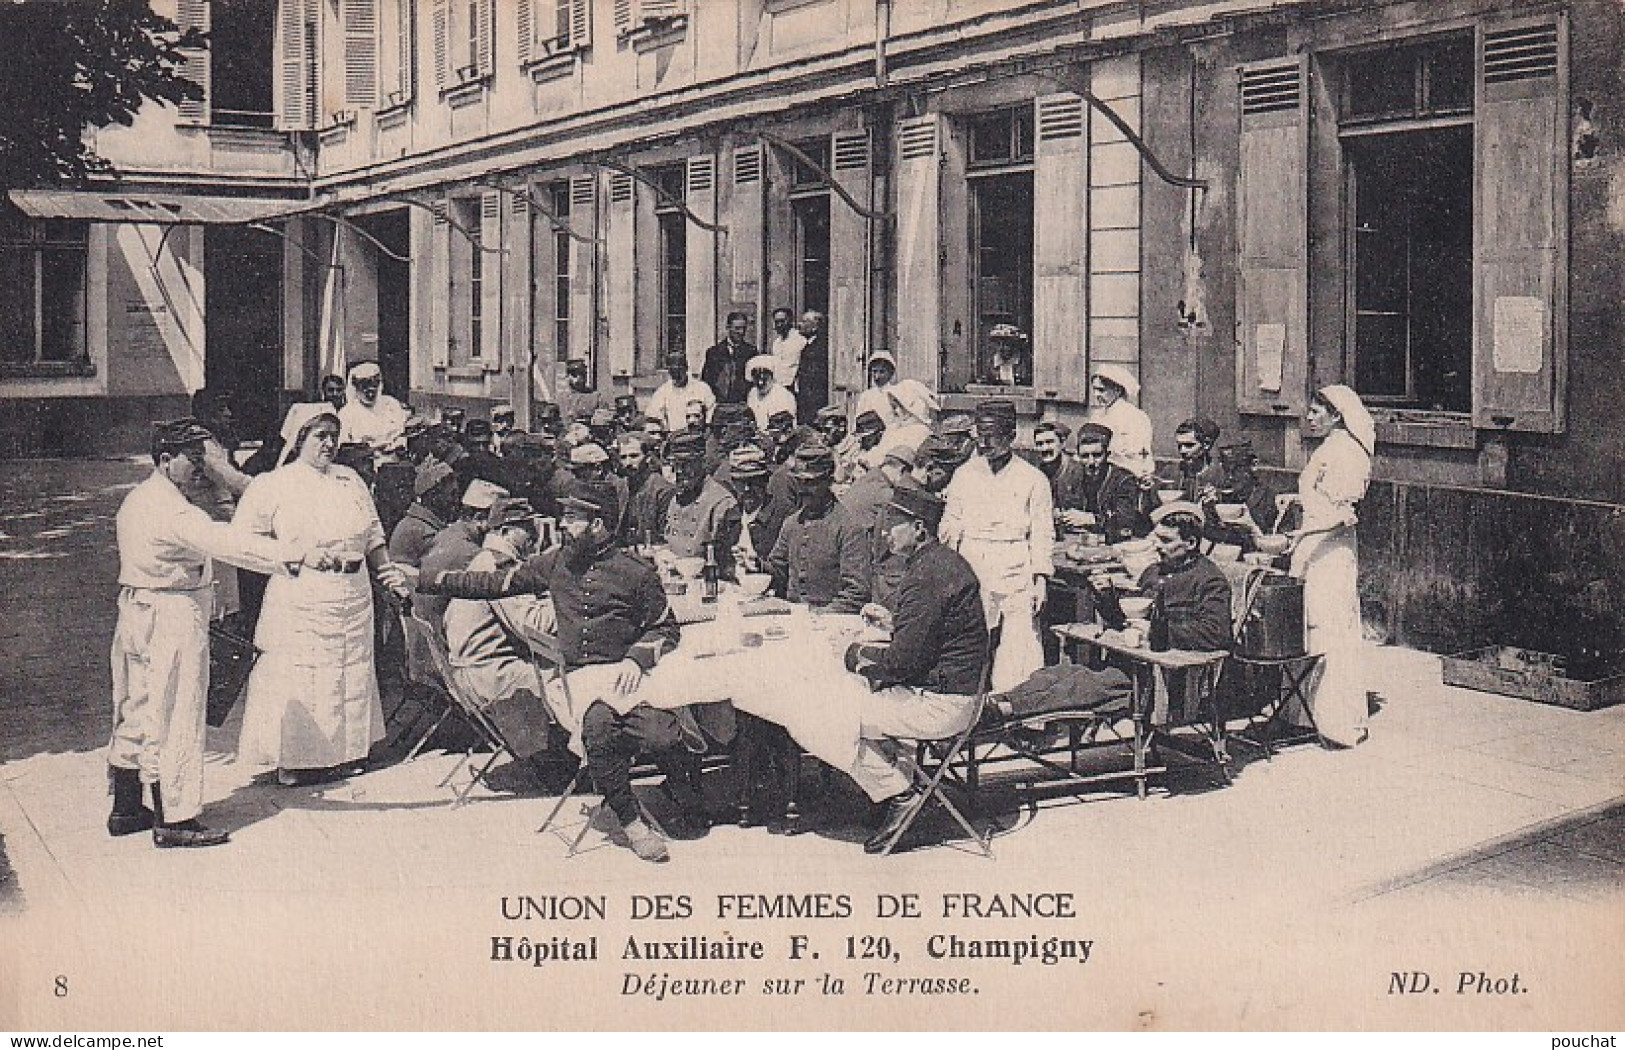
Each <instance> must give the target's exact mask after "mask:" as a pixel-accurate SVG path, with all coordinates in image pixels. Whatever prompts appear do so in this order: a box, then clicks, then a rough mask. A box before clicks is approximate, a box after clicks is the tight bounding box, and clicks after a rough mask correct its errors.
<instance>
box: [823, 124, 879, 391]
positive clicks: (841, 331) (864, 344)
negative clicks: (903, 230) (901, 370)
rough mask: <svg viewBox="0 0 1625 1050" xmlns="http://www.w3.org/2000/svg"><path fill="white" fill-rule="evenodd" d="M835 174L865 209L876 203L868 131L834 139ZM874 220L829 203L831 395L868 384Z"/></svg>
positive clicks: (838, 134) (837, 135)
mask: <svg viewBox="0 0 1625 1050" xmlns="http://www.w3.org/2000/svg"><path fill="white" fill-rule="evenodd" d="M829 155H830V169H831V171H830V174H831V175H833V176H835V181H836V182H837V183H838V184H839V185H840V187H841V188H842V189H843V190H845V191H846V192H847V193H850V194H851V195H852V196H853V197H854V198H855V199H856V200H857V201H858V202H859V203H860V204H862V205H863V206H864V207H866V208H873V207H874V198H873V194H874V176H873V172H874V169H873V156H872V154H871V146H870V141H869V132H868V130H867V129H864V130H859V131H837V132H836V133H835V134H834V135H833V136H831V137H830V149H829ZM869 244H870V220H869V219H867V218H865V217H864V216H862V215H859V214H858V213H857V212H855V211H853V210H852V209H851V208H850V207H848V206H847V204H846V202H844V201H841V200H839V199H836V198H833V197H832V198H831V200H830V203H829V261H830V279H829V284H830V288H829V295H830V302H829V318H828V321H827V323H826V324H825V326H824V332H825V340H826V342H827V343H828V349H829V355H830V357H829V382H830V392H831V399H832V400H833V398H834V394H835V392H836V391H841V390H844V391H854V392H855V391H859V390H862V389H863V387H864V381H863V380H864V375H863V359H864V353H865V351H866V350H867V349H868V346H869Z"/></svg>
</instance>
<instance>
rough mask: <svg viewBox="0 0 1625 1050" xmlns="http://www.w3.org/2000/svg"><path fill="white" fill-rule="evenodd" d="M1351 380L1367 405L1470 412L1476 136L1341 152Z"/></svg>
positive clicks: (1448, 132) (1442, 134)
mask: <svg viewBox="0 0 1625 1050" xmlns="http://www.w3.org/2000/svg"><path fill="white" fill-rule="evenodd" d="M1347 158H1348V170H1349V180H1350V199H1351V200H1352V202H1353V208H1352V215H1351V216H1350V218H1351V223H1352V227H1353V228H1352V230H1351V233H1350V238H1349V241H1350V255H1351V258H1350V264H1351V265H1350V274H1349V285H1350V292H1351V295H1350V298H1351V300H1352V311H1351V312H1352V317H1351V318H1350V323H1351V324H1352V326H1353V332H1352V339H1351V340H1350V342H1351V345H1352V346H1353V347H1354V387H1355V389H1356V390H1358V391H1359V392H1360V394H1361V395H1363V396H1365V397H1366V398H1368V399H1369V400H1370V401H1372V402H1373V403H1387V404H1390V405H1394V406H1396V407H1412V408H1423V409H1432V410H1436V411H1443V412H1467V411H1470V410H1471V408H1472V374H1473V133H1472V129H1471V128H1470V127H1469V128H1441V129H1438V130H1431V131H1411V132H1405V133H1397V134H1390V135H1372V136H1365V137H1361V138H1358V139H1355V140H1353V141H1352V142H1350V143H1349V145H1348V151H1347Z"/></svg>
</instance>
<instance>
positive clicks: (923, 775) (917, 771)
mask: <svg viewBox="0 0 1625 1050" xmlns="http://www.w3.org/2000/svg"><path fill="white" fill-rule="evenodd" d="M1002 626H1003V624H1002V621H1001V623H998V624H995V625H994V626H993V628H992V629H991V630H990V631H988V635H987V652H986V654H985V656H986V659H985V660H984V661H983V664H982V681H981V683H980V685H978V686H977V689H976V701H975V703H974V705H973V710H972V712H971V718H970V721H969V722H967V723H966V724H965V728H964V729H961V730H960V731H959V732H958V733H956V734H954V735H953V736H952V737H950V738H948V739H945V740H921V741H917V742H916V744H917V746H916V748H915V757H914V764H913V767H912V768H911V769H910V775H911V777H912V779H913V781H914V787H915V797H914V800H913V801H912V802H911V803H910V804H909V808H908V810H907V814H906V816H904V818H903V822H902V824H900V825H899V826H898V828H897V831H896V832H895V833H893V835H892V837H891V838H890V839H889V840H888V841H887V842H886V846H885V848H884V849H882V850H881V851H880V856H882V857H889V856H891V853H892V850H894V849H896V848H897V844H898V843H899V842H901V841H903V836H905V835H907V834H908V831H909V829H910V828H912V827H913V826H914V821H915V820H916V819H918V818H919V816H920V814H921V813H922V812H924V811H925V806H926V803H927V802H930V801H931V800H932V799H935V800H936V801H937V804H938V805H940V806H941V807H942V808H943V809H945V810H947V811H948V815H949V816H950V817H952V818H953V820H954V823H956V824H958V825H959V826H960V827H961V828H962V829H964V832H965V834H967V835H969V836H970V837H971V839H972V841H974V842H975V843H976V848H977V849H978V850H979V851H980V852H981V854H982V856H984V857H986V858H988V859H989V860H991V859H992V858H993V844H992V838H993V835H992V832H991V831H989V832H988V833H987V834H982V833H981V832H978V831H977V830H976V829H975V828H974V827H973V826H972V825H971V822H970V820H969V819H967V818H966V816H965V814H964V813H962V812H961V811H960V810H959V807H957V806H955V805H954V804H953V801H952V800H951V799H950V798H948V796H947V794H946V793H945V792H944V791H943V790H942V788H943V782H944V778H945V777H947V775H948V770H949V769H950V768H951V767H952V766H953V764H954V763H955V762H958V761H962V755H963V752H964V750H965V747H966V745H967V744H968V743H969V742H970V739H971V737H972V736H973V735H974V734H975V733H976V728H977V726H978V725H980V724H981V721H982V713H983V712H984V711H985V710H986V709H987V699H988V696H989V695H990V694H991V693H992V689H993V684H992V683H993V653H994V651H995V650H996V649H997V648H998V644H999V642H998V638H999V633H1000V629H1001V628H1002ZM933 753H934V754H933ZM932 763H934V764H932Z"/></svg>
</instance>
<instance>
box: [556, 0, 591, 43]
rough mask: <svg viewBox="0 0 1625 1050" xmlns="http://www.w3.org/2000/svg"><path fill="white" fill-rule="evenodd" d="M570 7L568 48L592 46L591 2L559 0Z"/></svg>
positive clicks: (584, 0) (589, 0)
mask: <svg viewBox="0 0 1625 1050" xmlns="http://www.w3.org/2000/svg"><path fill="white" fill-rule="evenodd" d="M559 2H560V3H561V4H568V5H569V7H570V46H571V47H591V46H592V0H559Z"/></svg>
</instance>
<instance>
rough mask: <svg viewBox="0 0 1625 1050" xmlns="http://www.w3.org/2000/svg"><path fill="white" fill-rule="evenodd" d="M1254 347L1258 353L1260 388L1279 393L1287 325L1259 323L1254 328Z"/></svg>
mask: <svg viewBox="0 0 1625 1050" xmlns="http://www.w3.org/2000/svg"><path fill="white" fill-rule="evenodd" d="M1253 348H1254V350H1253V352H1254V353H1255V354H1257V355H1258V356H1257V362H1258V389H1260V390H1267V391H1269V392H1270V393H1279V392H1280V389H1281V370H1282V368H1283V362H1284V359H1285V357H1286V325H1284V324H1261V325H1259V326H1258V327H1257V328H1255V329H1254V330H1253Z"/></svg>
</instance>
